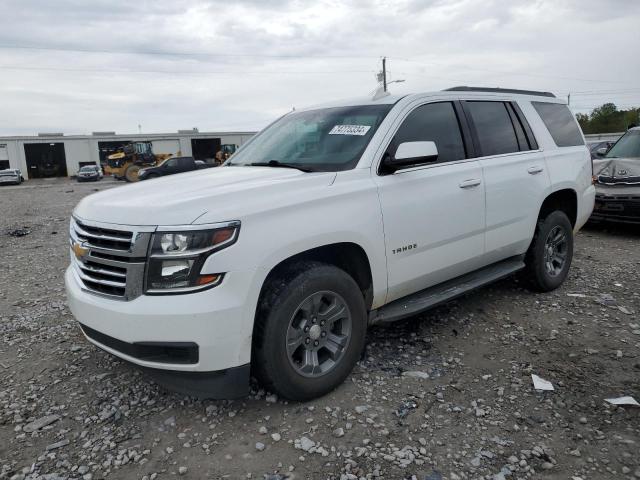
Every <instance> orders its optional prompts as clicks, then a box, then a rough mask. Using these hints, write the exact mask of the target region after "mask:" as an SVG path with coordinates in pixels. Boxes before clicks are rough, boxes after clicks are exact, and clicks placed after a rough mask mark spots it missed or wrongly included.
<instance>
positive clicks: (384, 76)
mask: <svg viewBox="0 0 640 480" xmlns="http://www.w3.org/2000/svg"><path fill="white" fill-rule="evenodd" d="M382 86H383V89H384V91H385V92H386V91H387V57H382Z"/></svg>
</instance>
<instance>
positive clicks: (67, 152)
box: [0, 129, 255, 179]
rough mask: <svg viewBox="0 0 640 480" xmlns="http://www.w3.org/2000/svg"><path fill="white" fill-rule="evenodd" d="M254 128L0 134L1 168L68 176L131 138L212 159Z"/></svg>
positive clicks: (158, 148) (159, 148) (164, 151)
mask: <svg viewBox="0 0 640 480" xmlns="http://www.w3.org/2000/svg"><path fill="white" fill-rule="evenodd" d="M254 134H255V132H199V131H198V129H192V130H178V132H177V133H151V134H132V135H124V134H119V135H117V134H116V133H115V132H93V133H92V134H91V135H63V134H61V133H39V134H38V135H37V136H10V137H0V170H4V169H7V168H17V169H20V170H21V172H22V176H23V177H24V178H25V179H29V178H42V177H69V176H73V175H76V174H77V173H78V170H79V169H80V167H82V166H84V165H104V164H105V163H106V159H107V156H109V155H110V154H112V153H114V152H116V151H117V150H118V149H119V148H120V147H122V146H123V145H125V144H127V143H130V142H147V141H148V142H151V144H152V146H153V153H155V154H172V155H174V156H175V155H180V156H185V157H194V158H195V159H196V160H204V161H211V160H212V159H213V157H214V156H215V153H216V152H217V151H219V150H221V149H222V146H223V145H236V146H240V145H242V144H243V143H244V142H246V141H247V140H248V139H249V138H251V137H252V136H253V135H254Z"/></svg>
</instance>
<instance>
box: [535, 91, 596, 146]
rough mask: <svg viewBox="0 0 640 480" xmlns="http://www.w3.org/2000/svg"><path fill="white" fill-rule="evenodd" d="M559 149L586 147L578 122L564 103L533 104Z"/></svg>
mask: <svg viewBox="0 0 640 480" xmlns="http://www.w3.org/2000/svg"><path fill="white" fill-rule="evenodd" d="M531 104H532V105H533V108H535V109H536V111H537V112H538V114H539V115H540V118H542V121H543V122H544V124H545V126H546V127H547V130H549V133H550V134H551V137H552V138H553V141H554V142H555V143H556V145H557V146H558V147H573V146H576V145H584V140H583V139H582V135H581V134H580V127H578V122H576V119H575V118H573V115H572V114H571V112H570V111H569V108H568V107H567V106H566V105H564V104H562V103H547V102H531Z"/></svg>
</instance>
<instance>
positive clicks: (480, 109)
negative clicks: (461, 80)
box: [464, 101, 520, 157]
mask: <svg viewBox="0 0 640 480" xmlns="http://www.w3.org/2000/svg"><path fill="white" fill-rule="evenodd" d="M464 103H465V109H466V110H467V111H468V112H469V115H470V116H471V120H472V121H473V125H474V127H475V130H476V135H477V140H478V143H479V145H478V146H479V147H480V155H481V156H483V157H488V156H491V155H501V154H505V153H513V152H518V151H520V145H519V144H518V136H517V135H516V131H515V129H514V128H513V123H512V122H511V117H510V115H509V111H508V110H507V106H506V105H505V104H504V103H503V102H475V101H467V102H464Z"/></svg>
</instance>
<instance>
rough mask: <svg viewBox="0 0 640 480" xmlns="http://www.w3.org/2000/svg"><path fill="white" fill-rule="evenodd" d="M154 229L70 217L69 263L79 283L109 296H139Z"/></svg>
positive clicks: (91, 290)
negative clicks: (105, 223)
mask: <svg viewBox="0 0 640 480" xmlns="http://www.w3.org/2000/svg"><path fill="white" fill-rule="evenodd" d="M154 230H155V227H128V226H122V227H121V226H115V225H104V224H99V223H97V222H89V221H86V220H82V219H79V218H77V217H74V218H72V219H71V225H70V228H69V236H70V247H71V264H72V265H73V268H74V272H75V275H76V278H77V279H78V281H79V282H80V284H81V285H83V287H84V288H85V290H87V291H90V292H92V293H96V294H98V295H103V296H108V297H110V298H117V299H120V300H133V299H134V298H136V297H138V296H140V295H141V294H142V286H143V283H144V282H143V280H144V269H145V262H146V256H147V249H148V248H149V242H150V240H151V235H152V233H153V231H154Z"/></svg>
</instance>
